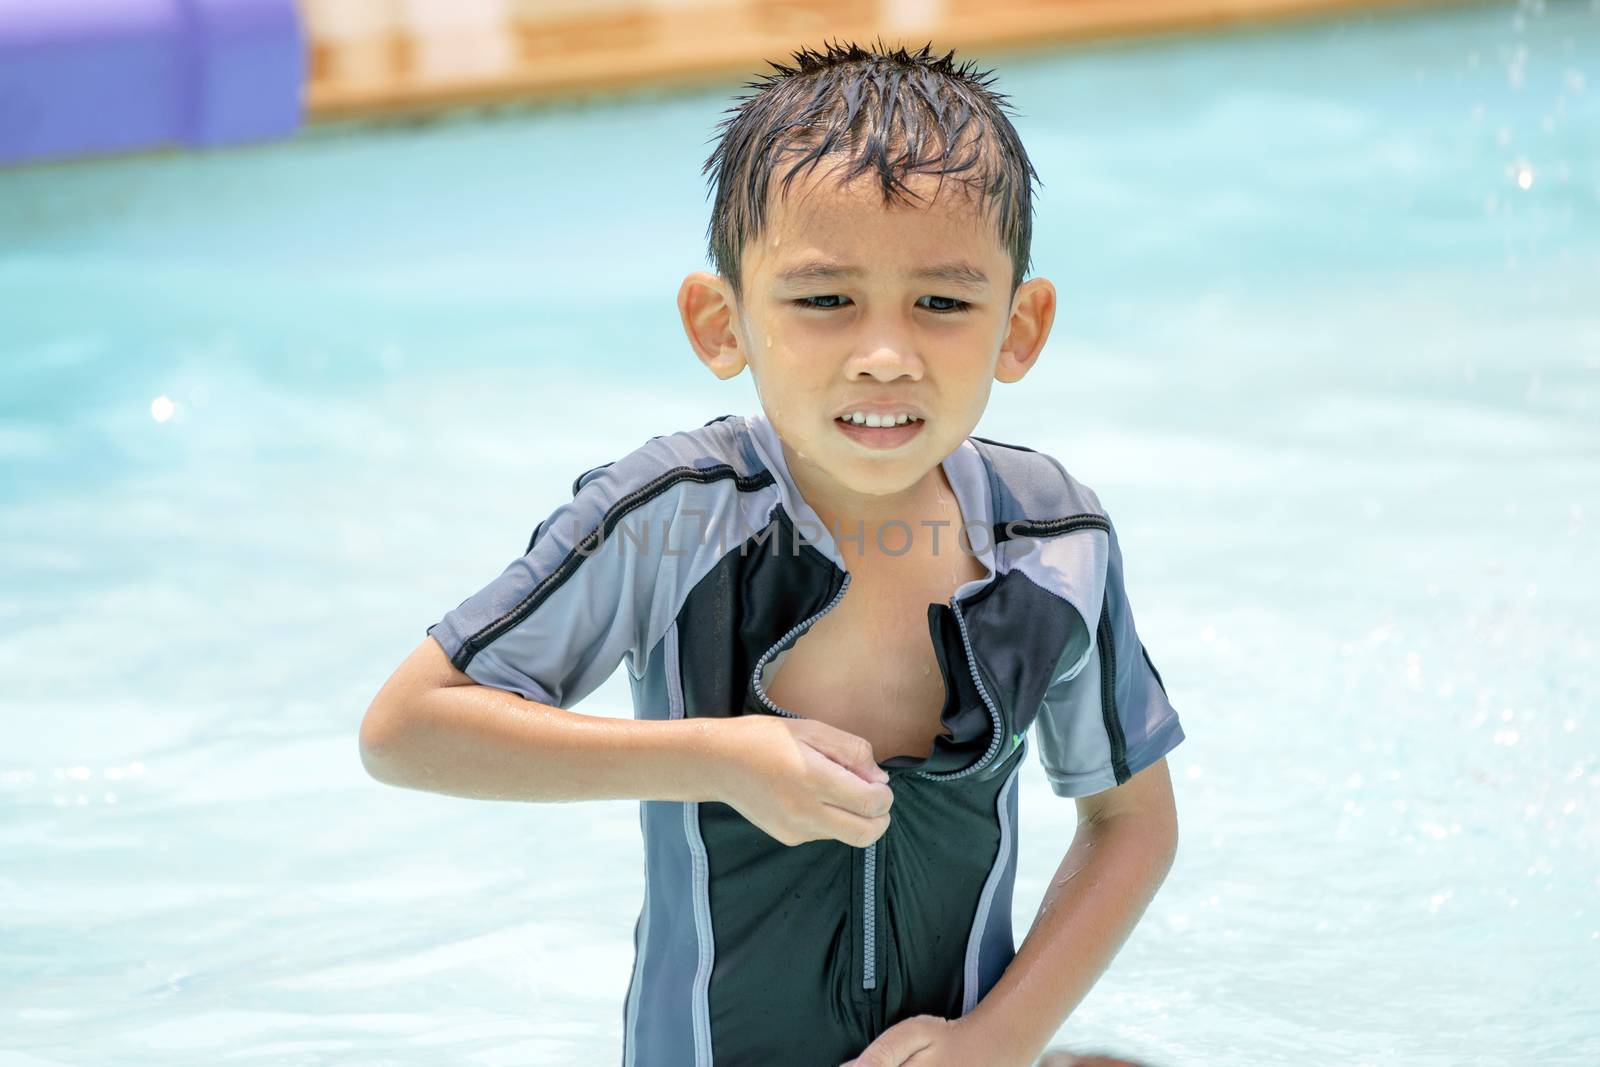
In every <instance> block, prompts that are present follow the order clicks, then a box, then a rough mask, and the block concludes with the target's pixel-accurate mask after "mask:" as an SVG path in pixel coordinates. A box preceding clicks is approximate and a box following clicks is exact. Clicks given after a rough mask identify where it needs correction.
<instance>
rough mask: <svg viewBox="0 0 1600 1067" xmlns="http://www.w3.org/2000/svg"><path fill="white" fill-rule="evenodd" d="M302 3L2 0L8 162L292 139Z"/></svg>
mask: <svg viewBox="0 0 1600 1067" xmlns="http://www.w3.org/2000/svg"><path fill="white" fill-rule="evenodd" d="M305 71H306V43H305V34H304V30H303V27H302V24H301V21H300V16H299V12H298V11H297V10H296V8H295V4H294V0H0V165H3V164H7V163H21V162H31V161H39V160H48V159H65V158H71V157H74V156H82V155H101V154H107V153H114V152H126V151H136V150H140V149H148V148H157V147H162V146H171V145H179V146H187V147H197V148H198V147H209V146H213V145H225V144H236V143H239V142H243V141H255V140H263V139H268V138H273V137H282V136H285V135H287V134H289V133H291V132H293V131H294V130H295V129H296V128H297V127H298V126H299V125H300V121H301V116H302V114H303V112H304V105H303V93H304V87H305Z"/></svg>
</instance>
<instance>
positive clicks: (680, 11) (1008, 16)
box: [301, 0, 1466, 121]
mask: <svg viewBox="0 0 1600 1067" xmlns="http://www.w3.org/2000/svg"><path fill="white" fill-rule="evenodd" d="M1464 2H1466V0H807V2H801V3H795V2H785V0H451V2H450V3H448V4H446V3H443V2H441V0H366V2H364V3H357V2H355V0H301V4H302V7H303V9H304V11H305V13H306V17H307V23H308V25H309V31H310V35H311V70H310V75H309V79H308V84H307V87H306V105H307V114H308V117H309V118H310V119H311V120H313V121H316V120H333V119H343V118H359V117H376V116H384V115H398V114H407V113H410V114H417V113H427V112H432V111H440V110H447V109H451V108H455V107H464V106H475V105H486V104H499V103H510V102H518V101H537V100H550V99H559V98H565V97H575V96H582V95H585V94H588V93H594V92H609V91H625V90H629V89H644V88H650V87H660V86H676V87H693V86H696V85H710V84H716V83H725V82H728V81H732V80H741V79H748V78H749V77H751V76H753V75H755V74H758V73H762V72H765V71H768V70H770V68H769V67H768V66H767V65H766V62H765V60H766V59H769V58H770V59H773V60H776V61H779V62H790V61H791V57H790V53H791V52H792V51H794V50H795V49H797V48H799V47H800V46H801V45H811V46H813V47H821V46H822V44H823V41H824V39H827V40H835V39H837V40H841V41H848V40H852V39H853V40H856V41H859V42H861V43H863V44H865V43H867V42H869V41H872V40H875V39H877V38H880V37H881V38H882V39H883V41H884V42H885V43H886V44H888V45H890V46H896V45H900V44H904V45H906V46H908V47H921V45H922V44H923V43H925V42H927V41H929V40H931V41H932V42H933V47H934V49H935V50H936V51H939V52H943V51H946V50H948V49H951V48H954V49H956V50H957V58H958V59H959V58H961V57H962V55H963V54H970V53H973V52H978V53H996V52H1002V51H1009V50H1018V49H1030V48H1040V47H1049V46H1053V45H1057V44H1062V43H1068V42H1086V41H1100V40H1115V39H1119V38H1126V39H1136V38H1140V37H1145V36H1150V35H1157V34H1172V33H1188V32H1196V31H1201V32H1204V31H1217V30H1223V29H1229V28H1235V27H1240V26H1247V25H1256V24H1266V23H1270V22H1281V21H1287V20H1297V19H1298V20H1308V19H1319V18H1321V19H1327V18H1333V17H1337V16H1340V15H1349V14H1353V13H1363V12H1371V11H1381V10H1409V11H1416V10H1423V9H1429V8H1441V7H1447V6H1461V5H1462V4H1463V3H1464ZM980 65H987V64H986V61H985V62H982V63H980Z"/></svg>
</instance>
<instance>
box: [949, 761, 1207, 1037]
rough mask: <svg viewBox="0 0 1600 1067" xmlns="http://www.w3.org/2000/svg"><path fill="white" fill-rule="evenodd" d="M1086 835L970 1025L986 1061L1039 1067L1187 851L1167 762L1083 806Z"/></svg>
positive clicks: (1078, 837)
mask: <svg viewBox="0 0 1600 1067" xmlns="http://www.w3.org/2000/svg"><path fill="white" fill-rule="evenodd" d="M1077 805H1078V830H1077V833H1076V834H1075V835H1074V836H1073V839H1072V847H1071V848H1070V849H1068V851H1067V855H1066V858H1065V859H1063V860H1062V861H1061V866H1060V867H1058V868H1057V869H1056V874H1055V877H1053V878H1052V879H1051V880H1050V886H1049V888H1048V889H1047V890H1046V891H1045V895H1044V901H1043V902H1042V903H1041V904H1040V906H1039V914H1038V915H1037V916H1035V918H1034V921H1033V926H1032V927H1031V928H1030V929H1029V931H1028V936H1027V937H1026V938H1025V939H1024V940H1023V942H1022V945H1021V947H1020V948H1019V949H1018V950H1017V954H1016V956H1015V957H1014V958H1013V959H1012V961H1011V963H1010V965H1009V966H1007V967H1006V970H1005V973H1004V974H1002V975H1001V976H1000V979H999V981H997V982H996V983H995V985H994V986H993V987H992V988H991V989H990V990H989V992H988V994H987V995H986V996H984V997H983V999H981V1000H980V1001H979V1002H978V1003H977V1004H976V1005H975V1006H974V1007H973V1009H972V1011H971V1012H969V1013H968V1014H967V1015H966V1016H965V1017H964V1018H963V1019H962V1020H961V1024H960V1025H961V1027H962V1028H963V1029H970V1031H971V1035H970V1036H971V1037H972V1038H973V1039H974V1043H975V1044H976V1045H977V1046H980V1047H982V1048H984V1049H987V1050H990V1051H989V1054H988V1058H986V1060H985V1062H988V1063H994V1064H1016V1065H1018V1067H1024V1065H1030V1064H1032V1063H1033V1062H1034V1060H1035V1058H1036V1057H1037V1056H1038V1055H1039V1054H1040V1053H1041V1052H1042V1051H1043V1050H1044V1048H1045V1046H1046V1044H1048V1043H1049V1041H1050V1039H1051V1037H1053V1036H1054V1035H1055V1032H1056V1030H1057V1029H1059V1028H1060V1026H1061V1024H1062V1022H1063V1021H1065V1019H1066V1017H1067V1016H1068V1015H1069V1014H1070V1013H1071V1012H1072V1010H1073V1009H1074V1008H1076V1007H1077V1006H1078V1003H1079V1002H1080V1001H1081V1000H1082V999H1083V998H1084V996H1085V995H1086V994H1087V993H1088V992H1089V989H1090V988H1091V987H1092V986H1093V985H1094V983H1095V981H1096V980H1097V979H1098V978H1099V977H1100V975H1101V973H1102V972H1103V971H1104V970H1105V968H1106V966H1107V965H1108V964H1109V963H1110V962H1111V959H1112V957H1113V956H1115V955H1116V953H1117V950H1118V949H1119V948H1121V947H1122V943H1123V942H1124V941H1125V940H1126V939H1127V937H1128V935H1129V934H1130V933H1131V932H1132V931H1133V928H1134V926H1135V925H1136V924H1137V923H1138V921H1139V917H1140V916H1141V915H1143V914H1144V910H1145V908H1147V907H1148V906H1149V904H1150V901H1151V899H1152V898H1154V896H1155V894H1156V890H1157V889H1159V888H1160V886H1161V883H1162V881H1163V880H1164V879H1165V878H1166V876H1167V871H1168V870H1169V869H1170V868H1171V866H1172V861H1173V858H1174V857H1175V855H1176V853H1177V847H1178V819H1177V809H1176V806H1175V804H1174V802H1173V796H1172V779H1171V776H1170V775H1169V774H1168V772H1167V761H1166V759H1165V757H1163V758H1162V759H1159V760H1157V761H1156V762H1154V763H1152V764H1150V766H1148V767H1146V768H1145V769H1144V770H1142V771H1139V772H1138V773H1137V774H1135V775H1134V776H1133V777H1132V778H1129V779H1128V780H1127V781H1126V782H1124V783H1122V784H1121V785H1119V786H1116V787H1115V788H1112V789H1105V790H1102V791H1100V792H1098V793H1095V794H1093V795H1090V796H1085V797H1079V798H1077Z"/></svg>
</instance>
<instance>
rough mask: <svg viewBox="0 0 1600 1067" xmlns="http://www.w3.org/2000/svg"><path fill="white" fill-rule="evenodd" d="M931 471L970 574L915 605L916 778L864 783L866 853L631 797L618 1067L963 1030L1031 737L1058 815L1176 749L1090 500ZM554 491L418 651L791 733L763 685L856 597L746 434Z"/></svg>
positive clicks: (1026, 479)
mask: <svg viewBox="0 0 1600 1067" xmlns="http://www.w3.org/2000/svg"><path fill="white" fill-rule="evenodd" d="M942 462H943V466H944V471H945V474H946V476H947V477H948V478H949V480H950V484H951V487H952V488H953V489H954V490H955V494H956V498H957V503H958V504H959V505H960V509H961V514H962V517H963V521H964V523H965V524H966V527H967V533H966V535H965V540H966V542H967V543H968V544H970V547H971V550H972V551H973V552H976V553H980V554H981V556H982V559H983V561H984V564H985V570H986V572H987V573H986V575H985V577H983V578H980V579H975V580H973V581H970V582H967V583H966V584H964V585H962V586H961V587H960V588H959V589H958V590H957V591H956V593H955V595H954V596H952V597H951V599H950V600H949V601H948V602H946V603H942V604H929V605H928V630H929V634H930V636H931V639H932V641H933V647H934V652H935V654H936V658H937V661H938V664H939V670H940V672H941V673H942V674H943V676H944V681H945V687H946V693H947V697H946V702H945V705H944V708H943V710H942V712H941V716H940V718H941V722H942V723H943V725H944V727H945V730H946V731H947V733H946V734H942V735H940V736H937V737H935V738H934V742H933V747H932V751H931V752H930V753H929V755H928V756H927V757H926V758H918V757H915V756H903V755H902V756H894V757H891V758H890V759H887V760H883V761H881V762H880V765H881V766H882V767H883V768H884V769H885V770H886V771H888V772H889V776H890V779H889V785H890V788H891V789H893V791H894V807H893V810H892V813H891V816H890V821H889V827H888V829H887V830H886V831H885V832H884V834H883V835H882V836H881V837H880V838H879V839H878V840H877V841H875V842H873V843H872V844H871V845H869V846H867V847H865V848H857V847H855V846H853V845H849V844H846V843H844V842H841V841H836V840H831V839H828V840H818V841H809V842H805V843H803V844H800V845H794V846H786V845H784V844H782V843H781V842H779V841H777V840H776V839H775V838H772V837H771V836H769V835H768V834H767V833H766V832H765V831H763V830H761V829H760V828H759V827H757V826H756V825H755V824H753V823H751V822H750V821H748V820H747V819H745V818H744V817H743V816H742V815H741V814H739V812H738V811H736V810H735V809H734V808H733V807H731V806H729V805H728V804H725V803H721V802H714V801H700V802H679V801H662V800H643V801H640V805H639V825H640V829H641V832H642V834H643V838H644V871H645V891H644V902H643V905H642V907H641V909H640V912H639V916H638V919H637V921H636V923H635V926H634V938H633V941H634V966H633V977H632V979H631V980H630V982H629V985H628V993H627V997H626V999H625V1002H624V1005H623V1019H622V1022H623V1064H624V1067H691V1065H692V1067H745V1065H755V1064H768V1063H771V1062H774V1059H775V1055H776V1053H777V1050H779V1049H789V1048H791V1047H793V1048H802V1049H805V1050H806V1057H807V1061H808V1062H811V1063H816V1064H826V1065H830V1067H831V1065H837V1064H839V1063H841V1062H843V1061H845V1060H848V1059H850V1058H852V1057H854V1056H856V1055H858V1054H859V1053H860V1052H861V1050H862V1049H863V1048H865V1047H866V1046H867V1045H868V1044H870V1043H871V1042H872V1040H873V1039H874V1038H875V1037H876V1036H877V1035H878V1034H880V1033H882V1032H883V1031H884V1030H885V1029H887V1028H888V1027H890V1026H892V1025H893V1024H895V1023H896V1022H899V1021H901V1020H903V1019H906V1018H909V1017H910V1016H912V1015H919V1014H930V1015H938V1016H942V1017H945V1018H956V1017H958V1016H961V1015H964V1014H966V1013H967V1012H969V1011H971V1010H972V1008H973V1006H974V1005H975V1004H976V1003H977V1002H978V1000H979V998H981V997H982V996H983V995H984V994H985V993H986V992H987V991H988V990H989V989H990V987H992V986H993V985H994V983H995V982H996V981H998V980H999V978H1000V975H1001V974H1002V972H1004V970H1005V968H1006V965H1007V964H1008V963H1009V962H1010V961H1011V959H1012V957H1013V955H1014V954H1015V947H1014V944H1013V937H1012V929H1011V900H1012V885H1013V880H1014V876H1015V871H1016V856H1017V773H1018V771H1019V769H1020V768H1021V766H1022V762H1023V759H1024V758H1025V755H1026V753H1027V750H1028V747H1029V746H1028V738H1027V734H1028V728H1029V727H1030V726H1032V727H1033V728H1034V733H1033V736H1034V740H1035V742H1036V743H1037V746H1038V749H1039V754H1040V763H1041V764H1042V765H1043V767H1044V770H1045V774H1046V778H1047V780H1048V781H1049V784H1050V788H1051V790H1052V791H1053V792H1054V793H1055V794H1056V795H1058V796H1063V797H1076V796H1084V795H1087V794H1090V793H1095V792H1099V791H1100V790H1103V789H1107V788H1110V787H1112V786H1115V785H1119V784H1121V783H1122V782H1125V781H1127V780H1128V778H1129V777H1131V776H1132V775H1134V774H1136V773H1137V772H1138V771H1140V770H1141V769H1143V768H1144V767H1146V766H1149V765H1150V764H1152V763H1154V762H1155V761H1156V760H1158V759H1160V758H1161V757H1162V756H1163V755H1165V754H1166V753H1167V752H1169V751H1170V750H1171V749H1172V748H1173V747H1174V746H1176V745H1177V744H1178V743H1179V742H1180V741H1182V740H1183V736H1184V735H1183V730H1182V727H1181V726H1180V725H1179V723H1178V717H1177V713H1176V712H1175V711H1174V710H1173V707H1172V705H1171V704H1170V703H1169V702H1168V701H1167V696H1166V689H1165V686H1164V684H1163V683H1162V681H1161V676H1160V674H1159V673H1158V672H1157V671H1156V668H1155V664H1154V663H1152V662H1151V660H1150V656H1149V655H1148V654H1147V653H1146V652H1145V650H1144V646H1143V644H1142V642H1141V641H1140V640H1139V637H1138V634H1137V632H1136V631H1135V629H1134V620H1133V613H1132V610H1131V609H1130V607H1129V605H1128V601H1127V596H1126V593H1125V590H1124V587H1123V577H1122V557H1121V552H1120V549H1119V547H1118V544H1117V537H1116V533H1115V530H1114V529H1113V527H1112V525H1111V522H1110V520H1109V518H1108V517H1107V515H1106V512H1105V510H1104V509H1103V508H1102V507H1101V506H1100V502H1099V499H1098V497H1097V496H1096V495H1095V493H1094V492H1093V490H1091V489H1089V488H1088V487H1087V486H1085V485H1083V484H1082V483H1081V482H1079V481H1078V480H1077V479H1075V478H1074V477H1072V476H1071V475H1070V474H1068V473H1067V472H1066V470H1065V469H1064V468H1063V467H1062V466H1061V465H1060V464H1059V463H1058V462H1057V461H1056V460H1055V459H1054V458H1052V457H1050V456H1049V455H1047V454H1045V453H1042V452H1037V451H1034V450H1033V449H1029V448H1024V447H1021V446H1017V445H1007V444H1002V443H1000V442H997V441H991V440H988V439H986V438H980V437H968V438H967V439H966V440H964V441H963V442H962V444H961V445H960V447H958V448H957V449H956V450H955V451H954V452H952V453H951V454H950V456H949V457H947V458H946V459H945V460H943V461H942ZM572 494H573V495H572V499H571V501H569V502H567V503H565V504H562V505H561V506H560V507H558V508H556V510H555V511H554V512H553V513H552V514H551V515H550V516H549V517H548V518H547V519H545V521H543V522H541V523H540V524H539V526H538V528H537V529H535V531H534V533H533V537H532V539H531V541H530V543H529V546H528V549H527V551H526V553H525V554H524V555H523V556H522V557H520V558H518V559H516V560H514V561H513V562H512V563H511V564H510V565H508V566H507V567H506V568H505V570H504V572H503V573H502V574H501V575H500V576H499V577H498V578H495V579H494V580H493V581H491V582H490V583H489V584H488V585H486V586H485V587H484V588H483V589H481V590H480V591H478V592H477V593H475V594H473V595H472V596H470V597H468V598H467V599H466V600H465V601H463V602H462V603H461V604H460V605H459V606H458V607H456V608H454V609H452V610H450V611H449V612H448V613H446V614H445V616H444V617H443V618H442V619H441V620H440V621H439V622H437V623H435V624H434V625H433V626H430V627H429V628H428V631H427V632H428V633H430V634H432V635H433V637H434V638H435V639H436V640H437V641H438V642H439V644H440V645H441V646H442V647H443V649H444V650H445V652H446V653H447V654H448V655H449V656H450V659H451V662H452V663H454V664H455V666H456V667H457V668H458V669H460V670H462V671H464V672H465V673H466V674H467V675H468V676H470V677H471V678H472V679H473V680H474V681H476V682H479V683H480V684H483V685H489V686H494V687H496V688H500V689H505V690H509V691H511V692H514V693H517V694H519V695H521V696H523V697H525V698H527V699H529V700H534V701H539V702H541V703H545V704H552V705H556V706H558V707H562V708H569V707H571V706H572V705H574V704H576V703H577V702H578V701H579V700H581V699H582V698H583V697H585V696H587V695H588V694H589V693H591V692H592V691H593V690H594V689H595V688H596V687H598V686H599V685H600V684H601V683H602V682H604V681H605V680H606V679H607V678H608V677H609V676H610V675H611V674H612V672H613V671H614V670H615V668H616V666H617V664H618V663H621V662H626V663H627V665H628V676H629V680H630V683H631V685H632V690H633V701H634V714H635V716H636V717H638V718H651V719H677V718H682V717H684V716H732V715H760V714H794V713H792V712H789V711H788V710H787V709H781V708H778V707H777V705H775V704H774V703H773V702H772V700H771V699H770V697H768V695H767V692H766V689H765V686H764V684H763V682H764V680H766V679H768V678H770V677H771V674H772V671H773V669H774V667H775V666H776V664H777V663H778V660H779V658H780V657H781V655H782V653H783V652H785V651H786V650H787V649H788V648H789V647H790V646H792V645H793V644H794V642H795V641H796V640H798V638H799V637H800V636H801V635H802V634H803V633H804V632H805V631H806V629H807V628H808V627H809V626H810V625H811V624H812V623H814V622H815V621H816V620H817V619H818V618H819V617H820V616H822V615H823V614H825V613H827V612H828V611H829V610H830V609H831V608H832V607H833V606H834V605H835V604H837V603H838V602H839V600H840V598H841V597H842V596H843V595H844V593H845V590H846V588H847V587H848V585H849V581H850V575H849V573H848V571H847V570H846V568H845V566H844V562H843V559H842V557H841V555H840V553H839V551H838V547H837V545H836V543H835V542H834V540H833V538H832V536H830V534H831V531H828V530H827V529H825V528H824V527H823V525H822V522H821V520H820V519H819V518H818V517H817V514H816V512H814V511H813V510H812V509H811V507H810V505H808V504H807V503H806V502H805V500H804V499H802V497H801V496H800V494H799V492H798V491H797V489H796V488H795V485H794V483H793V481H792V480H791V478H790V476H789V472H788V469H787V465H786V463H785V459H784V456H783V452H782V449H781V447H780V445H779V442H778V437H777V434H776V431H775V430H774V428H773V427H772V424H771V423H770V421H769V420H768V419H767V418H766V417H765V415H763V414H759V413H758V414H755V415H747V416H735V415H724V416H722V417H720V418H717V419H713V420H711V421H710V422H708V423H706V424H705V425H704V426H701V427H699V428H697V429H693V430H687V431H682V432H678V433H672V434H664V435H659V436H656V437H652V438H651V439H650V440H648V441H646V442H645V443H644V444H643V445H641V446H639V447H638V448H636V449H635V450H634V451H633V452H631V453H629V454H628V455H626V456H624V457H622V458H621V459H618V460H615V461H614V462H611V463H607V464H603V465H602V466H599V467H595V468H593V469H591V470H588V471H585V472H584V473H583V474H581V475H579V476H578V478H577V480H576V481H575V482H574V483H573V487H572ZM939 534H940V536H941V537H954V536H955V531H953V530H948V529H945V530H941V531H939ZM885 543H886V544H888V545H890V546H892V545H894V544H897V543H899V542H896V541H894V540H893V539H892V537H891V538H887V539H886V541H885ZM944 550H945V551H963V550H964V549H962V548H960V547H957V546H956V545H954V544H953V543H950V544H948V546H947V547H946V548H944Z"/></svg>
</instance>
